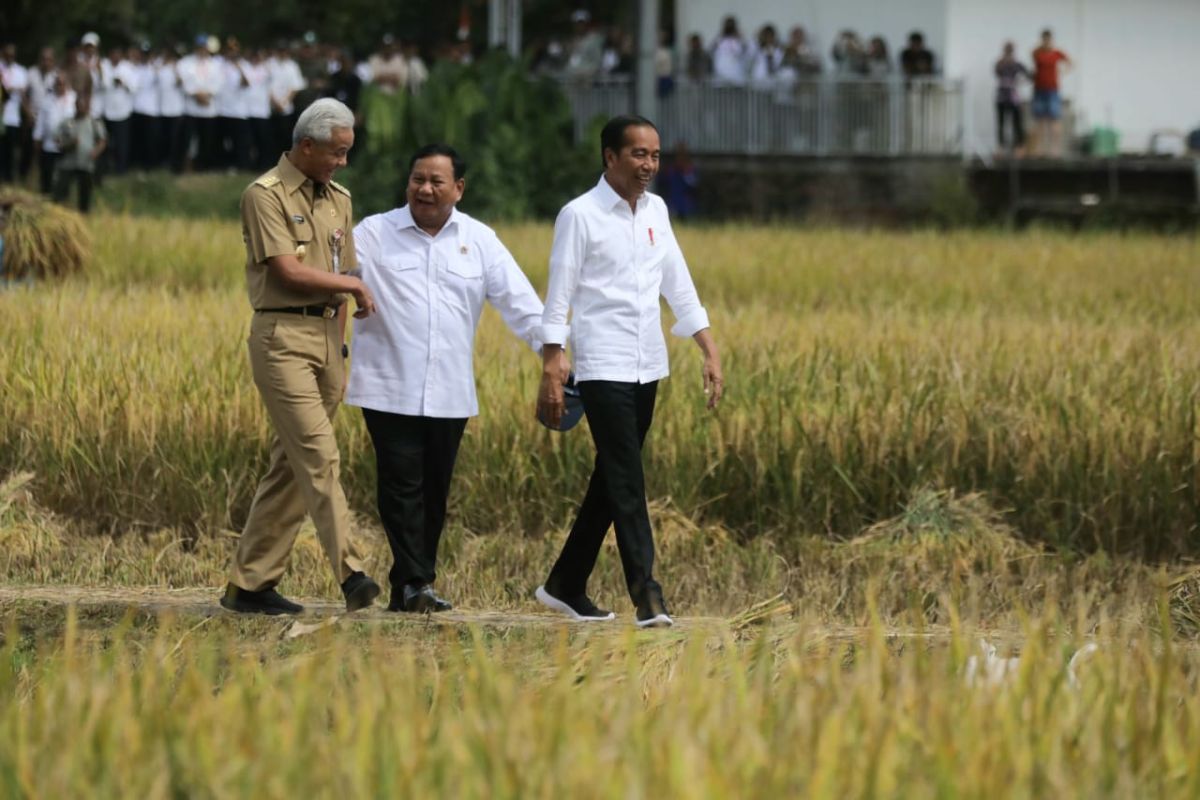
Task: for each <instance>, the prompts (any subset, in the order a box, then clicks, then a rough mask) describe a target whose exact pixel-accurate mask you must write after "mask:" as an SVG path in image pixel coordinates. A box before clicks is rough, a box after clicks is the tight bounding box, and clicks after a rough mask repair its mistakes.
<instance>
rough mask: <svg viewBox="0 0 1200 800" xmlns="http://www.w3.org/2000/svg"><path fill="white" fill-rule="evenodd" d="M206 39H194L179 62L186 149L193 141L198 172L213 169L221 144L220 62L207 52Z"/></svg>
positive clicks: (217, 160) (201, 37)
mask: <svg viewBox="0 0 1200 800" xmlns="http://www.w3.org/2000/svg"><path fill="white" fill-rule="evenodd" d="M208 48H209V41H208V37H207V36H197V37H196V47H195V49H194V50H193V51H192V53H191V54H190V55H187V56H184V57H183V58H181V59H179V77H180V78H181V79H182V80H183V94H184V97H185V98H186V99H185V101H184V114H185V115H186V130H187V132H186V134H185V135H184V140H185V142H187V149H189V150H190V149H191V142H192V140H193V139H195V141H196V164H195V166H196V167H197V168H198V169H213V168H214V167H215V166H216V165H217V163H218V162H219V161H220V154H221V147H220V146H221V142H220V138H219V134H220V130H219V127H218V122H217V102H216V100H217V93H218V92H220V91H221V86H222V76H223V70H222V69H221V62H220V61H218V60H217V59H215V58H213V56H212V53H211V52H210V51H209V49H208Z"/></svg>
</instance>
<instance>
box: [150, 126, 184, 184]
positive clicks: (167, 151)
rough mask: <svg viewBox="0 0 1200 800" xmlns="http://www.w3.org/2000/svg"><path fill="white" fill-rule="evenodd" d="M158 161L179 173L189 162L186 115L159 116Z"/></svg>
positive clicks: (159, 163) (158, 165) (159, 165)
mask: <svg viewBox="0 0 1200 800" xmlns="http://www.w3.org/2000/svg"><path fill="white" fill-rule="evenodd" d="M158 131H159V143H158V147H157V151H158V163H156V164H155V166H156V167H161V166H165V167H167V168H168V169H170V170H171V172H174V173H175V174H177V175H178V174H179V173H181V172H183V167H184V165H185V164H186V163H187V151H188V129H187V118H186V117H159V118H158Z"/></svg>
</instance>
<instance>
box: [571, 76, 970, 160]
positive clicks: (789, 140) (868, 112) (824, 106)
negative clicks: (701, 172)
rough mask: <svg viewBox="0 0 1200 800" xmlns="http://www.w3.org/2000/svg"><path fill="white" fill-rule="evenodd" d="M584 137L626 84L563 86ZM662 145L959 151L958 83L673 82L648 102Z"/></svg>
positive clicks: (823, 151)
mask: <svg viewBox="0 0 1200 800" xmlns="http://www.w3.org/2000/svg"><path fill="white" fill-rule="evenodd" d="M563 90H564V91H565V92H566V95H567V99H568V101H569V102H570V104H571V109H572V113H573V114H574V117H575V135H576V138H577V139H580V140H582V139H584V138H586V137H587V135H588V132H589V131H590V130H591V128H592V125H593V123H594V121H595V119H596V118H597V117H604V118H607V117H610V116H613V115H615V114H625V113H629V112H630V110H632V109H633V107H634V104H633V89H632V86H631V84H630V83H629V82H628V81H620V80H611V81H604V82H595V83H577V82H576V83H572V82H570V81H566V82H564V83H563ZM657 102H658V115H657V116H658V119H656V120H655V124H656V125H657V126H658V128H659V131H660V133H661V136H662V142H663V148H664V149H670V148H671V147H672V146H673V145H674V143H676V142H680V141H682V142H686V143H687V146H688V148H689V149H690V150H692V151H693V152H697V153H714V154H717V153H719V154H745V155H751V154H753V155H813V156H826V155H829V156H911V155H937V156H949V155H961V154H962V152H963V147H964V130H963V129H964V111H965V105H964V98H963V83H962V81H960V80H945V79H941V78H921V79H913V80H905V79H903V78H896V79H884V80H876V79H867V78H848V77H825V78H817V79H804V80H797V81H794V82H791V83H789V84H787V85H772V86H758V85H753V84H751V85H746V86H733V85H728V84H720V83H715V82H703V83H692V82H681V83H677V84H675V86H674V87H673V89H672V90H671V91H670V92H668V93H666V94H664V95H662V96H660V97H659V98H658V101H657Z"/></svg>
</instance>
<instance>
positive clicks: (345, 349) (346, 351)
mask: <svg viewBox="0 0 1200 800" xmlns="http://www.w3.org/2000/svg"><path fill="white" fill-rule="evenodd" d="M349 357H350V345H348V344H346V343H345V342H342V358H349Z"/></svg>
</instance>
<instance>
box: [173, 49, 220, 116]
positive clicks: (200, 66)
mask: <svg viewBox="0 0 1200 800" xmlns="http://www.w3.org/2000/svg"><path fill="white" fill-rule="evenodd" d="M177 68H178V70H179V77H180V78H182V79H183V92H184V95H186V99H185V101H184V113H185V114H187V115H188V116H189V117H201V118H208V119H211V118H212V117H215V116H217V94H218V93H219V92H220V91H221V86H222V85H223V83H224V74H225V70H224V64H223V63H222V62H221V61H220V60H218V59H217V58H215V57H212V56H204V55H191V56H184V57H183V58H181V59H179V65H178V67H177ZM200 93H204V94H207V95H208V96H209V102H208V105H201V103H200V102H199V101H198V100H197V99H196V95H198V94H200Z"/></svg>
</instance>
